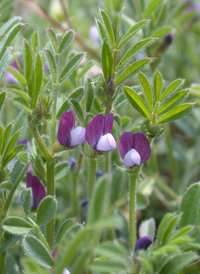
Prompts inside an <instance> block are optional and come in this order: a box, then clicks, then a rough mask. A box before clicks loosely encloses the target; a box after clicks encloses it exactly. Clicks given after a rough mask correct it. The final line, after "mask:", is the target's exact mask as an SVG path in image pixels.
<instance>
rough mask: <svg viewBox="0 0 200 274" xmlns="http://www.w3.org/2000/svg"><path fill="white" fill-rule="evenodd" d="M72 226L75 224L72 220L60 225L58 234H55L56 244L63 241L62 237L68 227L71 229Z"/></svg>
mask: <svg viewBox="0 0 200 274" xmlns="http://www.w3.org/2000/svg"><path fill="white" fill-rule="evenodd" d="M74 224H75V221H74V220H73V219H72V218H70V219H67V220H65V221H64V222H63V223H62V224H61V226H60V228H59V230H58V232H57V234H56V243H57V244H58V243H59V242H60V241H62V239H63V237H64V235H65V232H66V231H67V230H68V229H69V228H70V227H72V226H73V225H74Z"/></svg>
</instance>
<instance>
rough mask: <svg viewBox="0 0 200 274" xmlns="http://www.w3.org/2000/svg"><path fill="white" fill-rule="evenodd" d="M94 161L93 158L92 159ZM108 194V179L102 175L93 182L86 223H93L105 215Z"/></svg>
mask: <svg viewBox="0 0 200 274" xmlns="http://www.w3.org/2000/svg"><path fill="white" fill-rule="evenodd" d="M93 161H94V160H93ZM107 194H108V181H107V178H106V177H102V178H101V179H100V180H99V181H97V182H96V183H95V186H94V189H93V192H92V196H91V199H90V203H89V207H88V224H94V223H95V222H98V221H100V220H102V219H104V217H105V212H106V205H107Z"/></svg>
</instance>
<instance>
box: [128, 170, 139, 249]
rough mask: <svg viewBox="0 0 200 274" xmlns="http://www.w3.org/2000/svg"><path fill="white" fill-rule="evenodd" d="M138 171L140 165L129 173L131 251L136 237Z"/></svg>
mask: <svg viewBox="0 0 200 274" xmlns="http://www.w3.org/2000/svg"><path fill="white" fill-rule="evenodd" d="M139 171H140V167H137V169H135V172H134V173H130V175H129V184H130V185H129V227H130V247H131V250H132V252H133V251H134V247H135V243H136V237H137V219H136V201H137V194H136V186H137V177H138V174H139Z"/></svg>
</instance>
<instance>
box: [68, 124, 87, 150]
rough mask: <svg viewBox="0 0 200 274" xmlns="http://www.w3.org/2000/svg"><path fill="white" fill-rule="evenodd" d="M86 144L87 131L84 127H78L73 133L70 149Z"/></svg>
mask: <svg viewBox="0 0 200 274" xmlns="http://www.w3.org/2000/svg"><path fill="white" fill-rule="evenodd" d="M84 142H85V129H84V128H83V127H76V128H74V129H72V131H71V143H70V147H74V146H78V145H80V144H83V143H84Z"/></svg>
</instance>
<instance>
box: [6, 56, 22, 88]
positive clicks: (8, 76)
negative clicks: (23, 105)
mask: <svg viewBox="0 0 200 274" xmlns="http://www.w3.org/2000/svg"><path fill="white" fill-rule="evenodd" d="M10 66H11V67H14V68H15V69H17V70H18V65H17V62H16V61H15V60H14V61H12V63H11V64H10ZM4 81H5V83H6V84H13V85H14V84H18V83H19V81H18V80H17V78H15V76H13V75H12V74H11V73H10V72H8V71H6V72H5V74H4Z"/></svg>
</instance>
